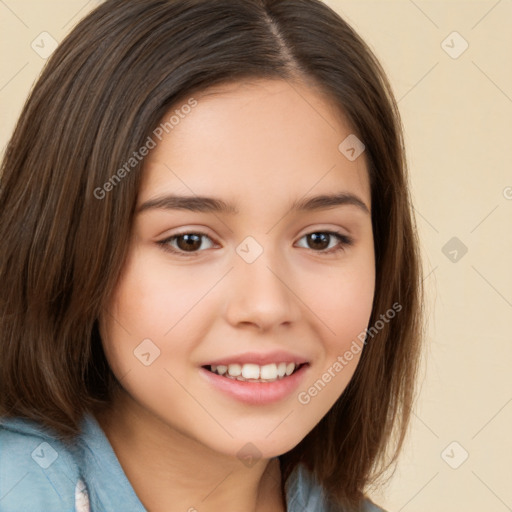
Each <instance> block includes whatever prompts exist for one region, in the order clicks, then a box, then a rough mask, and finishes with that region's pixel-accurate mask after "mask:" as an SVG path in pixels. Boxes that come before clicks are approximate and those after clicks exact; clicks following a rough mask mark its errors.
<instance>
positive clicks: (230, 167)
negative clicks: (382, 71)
mask: <svg viewBox="0 0 512 512" xmlns="http://www.w3.org/2000/svg"><path fill="white" fill-rule="evenodd" d="M193 99H194V100H195V101H196V102H197V104H196V105H195V106H194V107H193V108H192V109H188V108H187V109H183V111H181V110H180V106H181V105H185V104H187V101H188V99H185V100H184V101H183V103H182V104H181V105H180V104H177V105H174V106H173V108H172V109H171V110H170V111H169V112H168V114H167V115H166V116H164V119H163V120H162V122H163V123H165V122H166V120H167V119H168V118H170V117H171V116H172V114H173V113H176V111H178V114H180V113H181V115H179V122H176V120H178V117H175V122H174V123H173V125H172V126H169V125H168V126H167V130H165V131H163V134H162V135H161V140H159V139H157V138H155V137H154V138H155V142H156V143H157V144H156V147H155V148H154V149H153V150H152V151H151V152H150V154H149V155H148V157H147V158H146V161H145V162H144V177H143V181H142V186H141V191H140V194H139V197H140V200H139V204H140V202H142V201H144V200H147V199H148V198H150V197H153V196H155V195H158V194H163V193H169V192H173V193H183V194H185V193H186V194H189V195H190V194H191V193H193V194H198V195H212V194H215V195H218V196H222V197H225V198H228V199H233V201H235V202H237V203H240V202H245V204H246V205H247V206H249V205H250V201H251V200H252V199H254V200H255V201H260V204H261V200H262V198H265V200H266V201H270V200H271V199H272V198H275V199H276V200H284V201H288V200H289V199H290V198H291V199H295V198H296V197H297V196H303V195H305V194H307V193H308V191H310V190H311V192H312V193H313V192H314V193H326V192H328V193H333V192H335V191H348V192H353V193H357V194H358V195H359V196H363V197H364V198H365V202H366V203H367V204H368V206H370V191H369V180H368V175H367V169H366V161H365V155H364V153H363V154H362V155H361V156H360V157H359V158H357V159H356V160H354V161H351V160H349V159H348V158H347V157H346V156H345V154H344V153H342V151H340V149H339V146H340V143H342V141H344V140H345V139H346V138H347V137H348V136H350V135H351V134H352V130H351V127H350V126H349V125H348V123H347V122H346V120H345V119H344V116H343V113H342V112H341V111H340V109H339V108H338V107H337V106H336V105H335V104H334V103H333V102H331V101H329V99H328V98H326V97H325V96H324V95H322V94H321V93H320V92H319V91H318V90H316V89H313V88H311V87H309V86H305V85H298V84H297V83H290V82H287V81H284V80H256V81H254V80H253V81H250V82H242V83H234V84H229V85H224V86H222V87H215V88H210V89H208V90H206V91H204V92H202V93H200V94H195V95H193ZM185 112H187V113H185ZM161 131H162V130H161ZM167 132H168V133H167Z"/></svg>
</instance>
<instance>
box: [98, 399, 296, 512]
mask: <svg viewBox="0 0 512 512" xmlns="http://www.w3.org/2000/svg"><path fill="white" fill-rule="evenodd" d="M123 395H124V396H123V397H121V396H118V397H117V398H115V399H114V401H113V404H112V405H111V407H110V408H109V409H108V410H102V411H97V412H96V413H95V416H96V419H97V421H98V423H99V424H100V426H101V428H102V429H103V431H104V432H105V435H106V436H107V438H108V440H109V442H110V444H111V445H112V448H113V450H114V452H115V454H116V456H117V458H118V460H119V463H120V464H121V467H122V468H123V470H124V472H125V474H126V476H127V478H128V480H129V481H130V483H131V485H132V487H133V489H134V491H135V493H136V494H137V496H138V497H139V499H140V501H141V502H142V504H143V505H144V507H145V508H146V509H147V510H148V511H151V512H164V511H165V512H169V510H183V511H190V512H194V511H199V510H200V511H201V512H217V511H218V510H223V511H225V512H236V511H240V510H244V511H247V512H282V511H285V510H286V503H285V500H284V497H283V496H282V493H281V470H280V466H279V460H278V459H277V458H274V459H260V460H259V461H257V462H256V463H255V464H254V465H252V466H250V467H247V466H245V465H244V464H242V463H241V461H240V460H239V459H238V458H237V457H232V456H229V455H226V454H219V453H218V452H216V451H214V450H212V449H211V448H209V447H207V446H205V445H204V444H202V443H199V442H198V441H196V440H195V439H192V438H191V437H188V436H186V435H185V434H183V433H181V432H179V431H178V430H176V429H173V428H172V427H170V426H168V425H166V424H164V423H163V422H162V421H160V420H159V419H158V418H157V417H155V416H154V415H153V414H151V413H150V412H149V411H146V410H145V409H143V408H142V407H140V406H139V405H138V404H136V403H135V402H134V401H133V400H132V399H131V398H130V397H128V396H127V395H126V394H124V393H123Z"/></svg>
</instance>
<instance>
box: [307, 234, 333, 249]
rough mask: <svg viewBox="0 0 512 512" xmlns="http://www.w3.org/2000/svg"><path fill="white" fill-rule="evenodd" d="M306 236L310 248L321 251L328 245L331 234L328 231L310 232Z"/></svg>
mask: <svg viewBox="0 0 512 512" xmlns="http://www.w3.org/2000/svg"><path fill="white" fill-rule="evenodd" d="M306 238H307V240H308V244H309V246H310V247H311V249H318V250H320V251H323V250H325V249H327V247H329V242H330V238H331V235H330V234H328V233H311V234H309V235H306Z"/></svg>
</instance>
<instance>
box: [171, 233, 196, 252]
mask: <svg viewBox="0 0 512 512" xmlns="http://www.w3.org/2000/svg"><path fill="white" fill-rule="evenodd" d="M201 244H202V239H201V235H195V234H190V235H179V236H177V237H176V245H177V246H178V249H180V250H182V251H197V250H198V249H200V247H201Z"/></svg>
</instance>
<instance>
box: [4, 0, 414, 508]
mask: <svg viewBox="0 0 512 512" xmlns="http://www.w3.org/2000/svg"><path fill="white" fill-rule="evenodd" d="M0 184H1V186H0V238H1V240H2V244H1V248H0V255H1V256H0V282H1V283H2V287H1V292H0V308H1V309H0V385H1V393H0V415H1V419H0V510H2V511H4V512H14V511H20V510H30V511H34V512H37V511H41V512H42V511H45V512H48V511H55V512H57V511H59V512H60V511H70V510H76V511H79V512H81V511H84V510H91V511H93V512H96V511H98V512H99V511H108V512H110V511H116V512H118V511H120V510H123V511H144V510H148V511H151V512H160V511H166V512H169V511H172V512H174V511H189V512H194V511H198V512H210V511H218V510H223V511H227V512H231V511H240V510H243V511H252V512H278V511H279V512H282V511H290V512H299V511H301V512H302V511H318V512H324V511H334V510H336V511H342V510H343V511H356V510H363V511H375V510H381V509H379V508H378V507H377V506H376V505H374V504H373V503H372V502H371V501H370V500H369V498H368V497H367V491H368V488H369V485H370V484H371V483H375V482H377V481H378V478H379V477H380V476H382V475H383V474H384V471H385V470H386V469H387V468H388V467H389V465H390V464H392V463H393V462H395V461H396V458H397V455H398V453H399V450H400V448H401V445H402V442H403V439H404V436H405V433H406V428H407V424H408V419H409V414H410V409H411V406H412V403H413V399H414V394H415V393H414V390H415V385H414V383H415V377H416V371H417V366H418V359H419V356H420V347H421V337H420V334H421V317H420V308H421V302H422V299H421V297H422V293H421V287H420V285H421V276H420V262H419V256H418V249H417V241H416V233H415V227H414V220H413V216H412V212H411V205H410V199H409V193H408V188H407V173H406V161H405V153H404V148H403V141H402V134H401V126H400V118H399V114H398V111H397V108H396V104H395V101H394V98H393V94H392V92H391V89H390V87H389V84H388V82H387V80H386V77H385V74H384V72H383V71H382V69H381V67H380V66H379V64H378V62H377V60H376V59H375V57H374V56H373V55H372V53H371V51H370V50H369V49H368V47H367V46H366V45H365V43H364V42H363V41H362V40H361V39H360V38H359V37H358V36H357V34H356V33H355V32H354V31H353V30H352V29H351V28H350V27H349V26H348V25H347V24H346V23H345V22H344V21H343V20H342V19H341V18H340V17H339V16H338V15H337V14H336V13H335V12H334V11H332V10H331V9H330V8H328V7H327V6H326V5H325V4H323V3H322V2H320V1H319V0H291V1H280V0H216V1H215V2H210V1H206V0H137V1H135V0H107V1H106V2H105V3H104V4H102V5H101V6H100V7H98V8H97V9H96V10H94V11H93V12H92V13H91V14H89V15H88V16H87V17H86V18H85V19H84V20H83V21H82V22H81V23H80V24H79V25H78V26H77V27H76V28H75V29H74V30H73V31H72V32H71V34H70V35H69V36H68V37H67V38H66V39H65V40H64V41H63V42H62V44H61V45H60V46H59V48H58V49H57V50H56V51H55V53H54V54H53V55H52V57H51V58H50V60H49V62H48V64H47V66H46V68H45V70H44V72H43V73H42V75H41V77H40V79H39V80H38V82H37V83H36V85H35V87H34V90H33V91H32V93H31V95H30V98H29V100H28V102H27V104H26V105H25V108H24V110H23V112H22V114H21V117H20V120H19V123H18V125H17V127H16V129H15V132H14V134H13V136H12V139H11V141H10V143H9V145H8V147H7V150H6V154H5V158H4V161H3V165H2V175H1V182H0Z"/></svg>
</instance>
